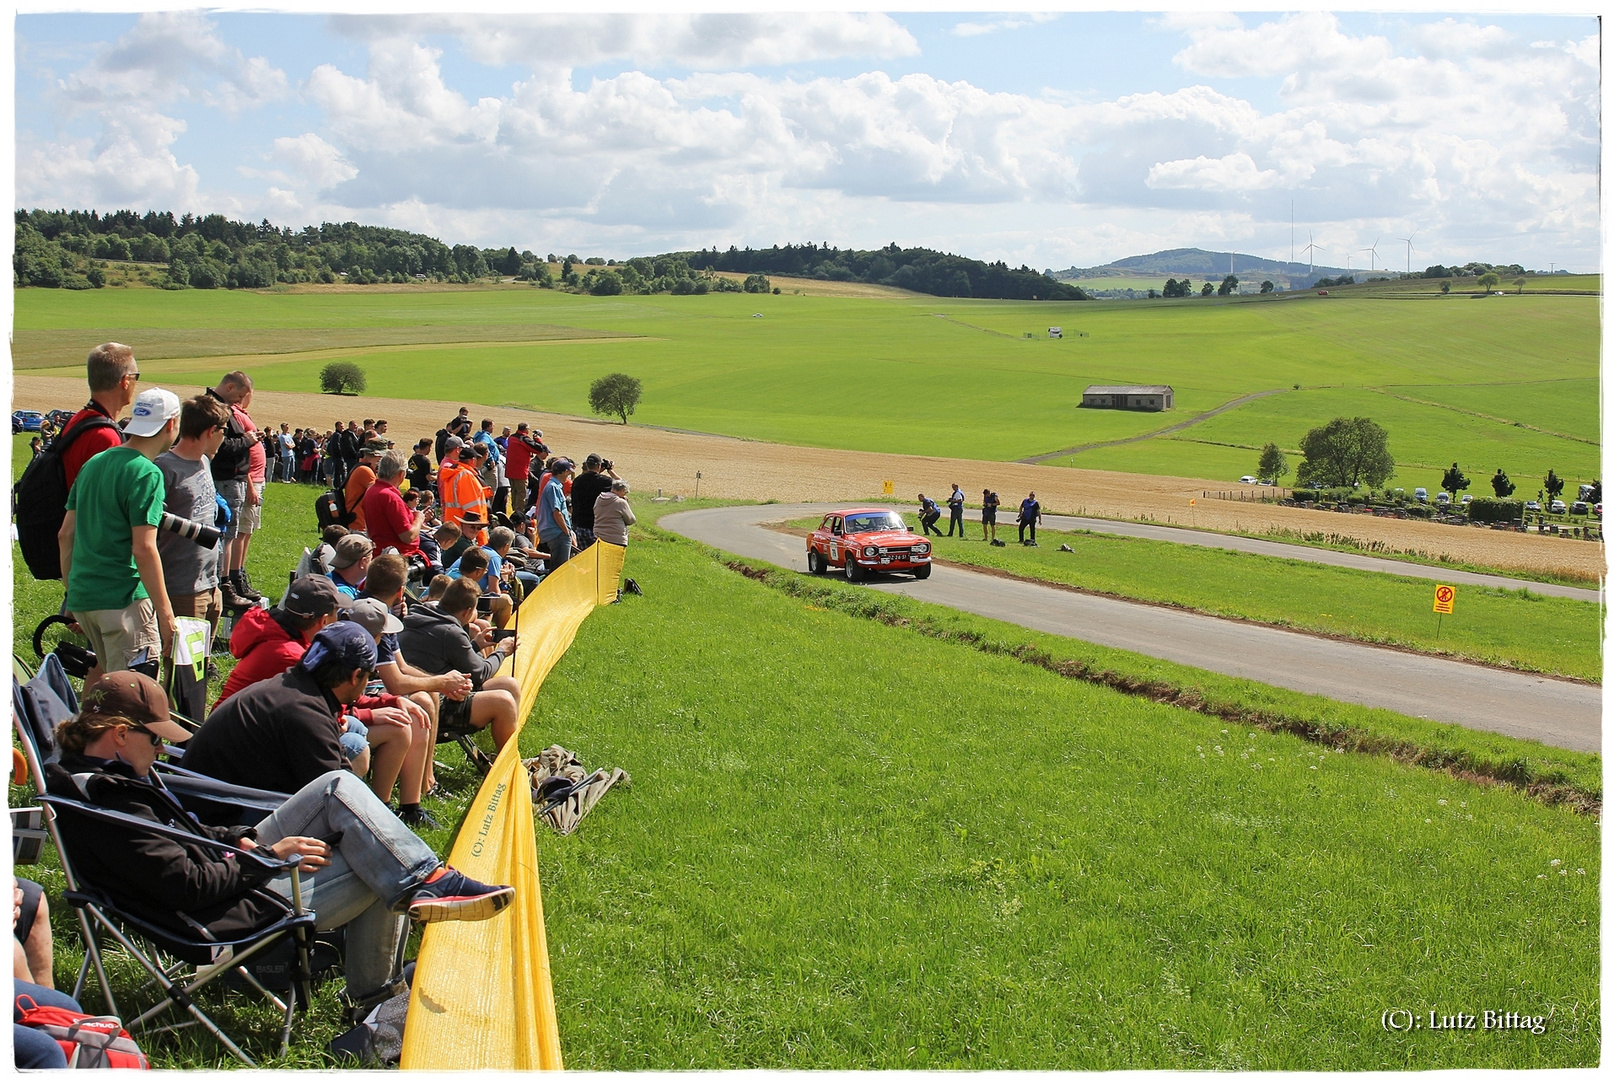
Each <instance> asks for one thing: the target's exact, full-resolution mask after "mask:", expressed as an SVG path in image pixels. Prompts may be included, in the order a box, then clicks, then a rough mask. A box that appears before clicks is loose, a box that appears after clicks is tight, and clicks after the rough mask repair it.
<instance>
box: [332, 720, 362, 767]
mask: <svg viewBox="0 0 1614 1080" xmlns="http://www.w3.org/2000/svg"><path fill="white" fill-rule="evenodd" d="M369 734H370V729H369V728H367V727H365V726H364V725H363V724H361V723H360V722H359V721H358V720H356V719H354V718H353V717H351V716H350V717H348V718H347V725H346V727H345V728H343V730H342V734H341V735H339V736H337V739H336V741H337V742H339V743H341V744H342V756H343V757H344V758H346V759H347V760H348V761H352V760H353V759H354V758H356V757H358V756H359V755H360V754H362V753H364V752H365V751H366V750H368V749H369V748H370V740H369V738H368V736H369Z"/></svg>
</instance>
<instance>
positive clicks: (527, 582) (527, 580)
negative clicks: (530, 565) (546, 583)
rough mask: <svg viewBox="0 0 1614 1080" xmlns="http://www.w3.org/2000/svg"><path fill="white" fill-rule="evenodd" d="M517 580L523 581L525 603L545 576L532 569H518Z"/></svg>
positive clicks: (523, 599) (523, 600)
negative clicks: (540, 575) (542, 576)
mask: <svg viewBox="0 0 1614 1080" xmlns="http://www.w3.org/2000/svg"><path fill="white" fill-rule="evenodd" d="M516 580H517V581H519V582H521V588H522V589H523V590H524V591H523V593H522V597H521V599H522V602H523V603H525V602H526V599H527V597H529V596H531V595H532V590H534V589H536V588H537V587H538V585H539V583H540V582H542V581H543V578H541V577H539V576H538V575H537V574H535V573H533V572H532V571H531V570H517V571H516Z"/></svg>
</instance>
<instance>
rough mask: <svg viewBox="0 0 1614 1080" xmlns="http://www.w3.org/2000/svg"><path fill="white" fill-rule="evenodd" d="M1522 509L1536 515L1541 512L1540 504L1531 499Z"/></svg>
mask: <svg viewBox="0 0 1614 1080" xmlns="http://www.w3.org/2000/svg"><path fill="white" fill-rule="evenodd" d="M1524 508H1525V509H1526V510H1533V511H1535V512H1536V513H1538V514H1539V513H1540V512H1541V504H1540V503H1538V502H1536V501H1535V500H1534V499H1531V500H1530V501H1529V502H1527V503H1525V504H1524Z"/></svg>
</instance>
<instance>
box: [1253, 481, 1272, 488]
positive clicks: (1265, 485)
mask: <svg viewBox="0 0 1614 1080" xmlns="http://www.w3.org/2000/svg"><path fill="white" fill-rule="evenodd" d="M1256 483H1257V484H1260V485H1261V486H1262V487H1271V486H1272V481H1271V480H1257V481H1256Z"/></svg>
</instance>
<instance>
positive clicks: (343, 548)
mask: <svg viewBox="0 0 1614 1080" xmlns="http://www.w3.org/2000/svg"><path fill="white" fill-rule="evenodd" d="M374 550H375V545H374V544H372V543H371V542H370V538H369V537H368V536H360V535H359V534H358V533H348V534H347V535H346V536H344V537H342V539H340V540H338V541H337V542H336V554H335V555H333V556H331V567H332V569H335V570H346V569H347V568H348V567H350V566H352V565H353V564H354V563H356V562H358V561H359V560H360V559H362V558H364V557H365V556H366V555H368V554H370V552H372V551H374Z"/></svg>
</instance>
